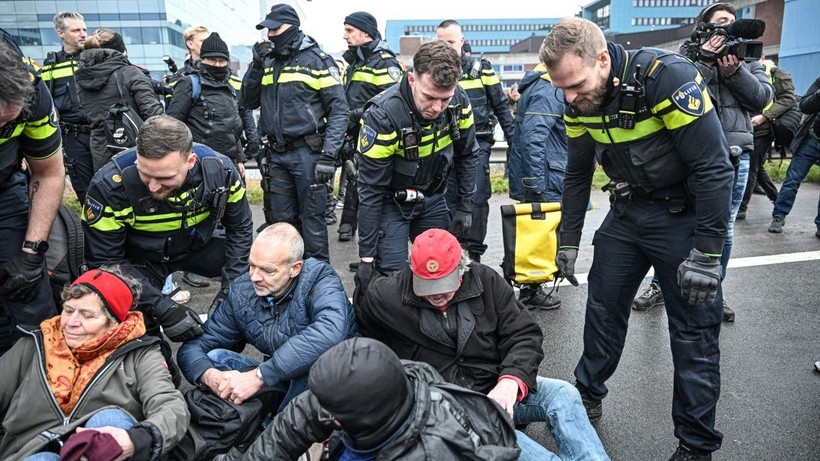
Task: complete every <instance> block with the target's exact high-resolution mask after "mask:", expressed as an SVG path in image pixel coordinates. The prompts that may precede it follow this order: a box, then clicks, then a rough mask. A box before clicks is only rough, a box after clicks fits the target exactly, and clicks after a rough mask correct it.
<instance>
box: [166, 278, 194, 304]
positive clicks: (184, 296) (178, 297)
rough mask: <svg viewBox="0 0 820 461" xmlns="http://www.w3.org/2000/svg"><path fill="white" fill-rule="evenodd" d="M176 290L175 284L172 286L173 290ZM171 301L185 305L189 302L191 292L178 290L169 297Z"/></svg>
mask: <svg viewBox="0 0 820 461" xmlns="http://www.w3.org/2000/svg"><path fill="white" fill-rule="evenodd" d="M176 289H177V284H176V283H175V284H174V290H176ZM171 299H173V300H174V302H175V303H177V304H185V303H187V302H188V301H190V300H191V292H190V291H188V290H179V291H177V292H176V293H174V295H173V296H171Z"/></svg>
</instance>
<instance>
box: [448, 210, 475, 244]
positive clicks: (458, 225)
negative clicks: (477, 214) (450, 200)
mask: <svg viewBox="0 0 820 461" xmlns="http://www.w3.org/2000/svg"><path fill="white" fill-rule="evenodd" d="M472 225H473V215H472V213H470V212H469V211H462V210H456V214H455V215H453V220H452V221H450V227H449V228H448V230H449V231H450V233H451V234H453V235H455V236H456V238H457V239H461V238H464V237H466V236H467V233H468V232H470V226H472Z"/></svg>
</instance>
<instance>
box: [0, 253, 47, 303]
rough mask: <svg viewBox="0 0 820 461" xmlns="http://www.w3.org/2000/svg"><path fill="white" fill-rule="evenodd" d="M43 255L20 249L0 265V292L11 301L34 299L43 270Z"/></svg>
mask: <svg viewBox="0 0 820 461" xmlns="http://www.w3.org/2000/svg"><path fill="white" fill-rule="evenodd" d="M44 261H45V256H43V255H41V254H33V253H28V252H25V251H22V250H21V251H20V252H19V253H17V255H15V256H14V257H13V258H11V259H9V260H8V261H6V262H5V263H3V265H2V266H0V283H2V284H3V286H2V287H0V294H1V295H3V296H4V297H6V298H7V299H9V300H11V301H19V302H23V303H27V302H29V301H31V300H32V299H34V296H35V295H36V294H37V289H38V287H39V285H40V280H42V279H43V275H44V271H45V264H44Z"/></svg>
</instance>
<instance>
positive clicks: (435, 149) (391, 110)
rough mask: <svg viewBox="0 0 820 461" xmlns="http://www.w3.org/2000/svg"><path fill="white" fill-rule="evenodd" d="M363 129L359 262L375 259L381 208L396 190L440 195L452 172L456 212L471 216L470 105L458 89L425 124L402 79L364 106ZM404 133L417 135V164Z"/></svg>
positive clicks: (472, 152)
mask: <svg viewBox="0 0 820 461" xmlns="http://www.w3.org/2000/svg"><path fill="white" fill-rule="evenodd" d="M361 123H362V128H361V130H360V134H359V143H358V148H357V150H358V152H359V154H360V159H359V176H358V179H359V182H358V186H359V200H360V203H359V213H358V221H359V255H360V256H362V257H366V256H375V255H376V247H377V244H378V232H379V223H380V222H381V214H382V204H383V203H384V201H385V200H393V198H392V194H393V192H395V191H396V190H401V189H407V188H411V189H416V190H419V191H421V192H422V193H424V195H425V197H431V196H433V195H435V194H440V193H442V192H444V188H445V187H446V186H447V177H448V175H449V172H450V169H453V168H454V169H455V173H456V175H458V184H459V185H458V188H459V189H458V197H459V199H460V203H459V204H458V209H459V210H464V211H468V212H469V211H470V210H472V204H473V196H474V195H475V169H476V161H477V160H476V159H477V151H478V144H477V143H476V140H475V125H474V124H473V113H472V109H471V107H470V100H469V98H467V94H466V93H465V92H464V90H463V89H461V87H459V86H457V87H456V92H455V94H454V96H453V98H452V100H451V101H450V108H448V109H445V111H444V112H442V114H441V115H440V116H439V118H438V119H436V120H433V121H428V120H425V119H424V118H423V117H422V116H421V114H419V113H418V110H417V109H416V106H415V103H414V102H413V95H412V92H411V89H410V85H409V84H408V83H407V75H405V76H404V77H403V78H402V80H401V82H399V84H398V85H394V86H392V87H390V88H388V89H387V90H385V91H384V92H382V93H380V94H379V95H378V96H376V97H375V98H373V99H372V100H371V101H370V102H369V103H368V105H367V106H366V107H365V111H364V114H363V115H362V122H361ZM451 126H452V127H455V128H456V129H455V133H453V132H452V131H451ZM405 128H406V129H410V130H414V131H416V132H417V133H418V159H415V160H413V159H411V158H407V152H406V151H405V147H406V146H405V145H404V140H403V136H402V129H405ZM454 134H455V135H456V136H457V138H458V139H454V138H453V135H454ZM452 211H455V210H452Z"/></svg>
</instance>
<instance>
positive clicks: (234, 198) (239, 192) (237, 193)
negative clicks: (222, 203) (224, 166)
mask: <svg viewBox="0 0 820 461" xmlns="http://www.w3.org/2000/svg"><path fill="white" fill-rule="evenodd" d="M244 196H245V188H244V187H243V186H242V182H240V181H238V180H237V181H236V182H235V183H233V185H232V186H231V189H230V195H229V196H228V203H236V202H238V201H240V200H242V197H244Z"/></svg>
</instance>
